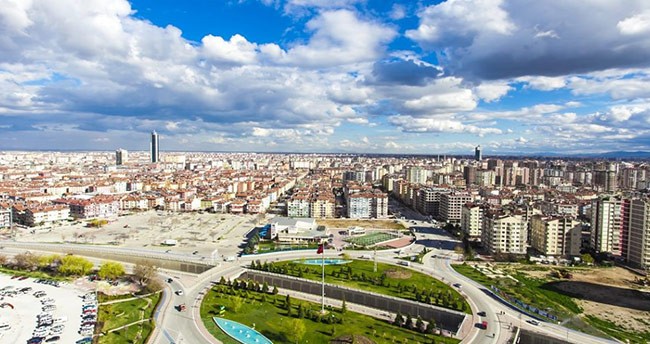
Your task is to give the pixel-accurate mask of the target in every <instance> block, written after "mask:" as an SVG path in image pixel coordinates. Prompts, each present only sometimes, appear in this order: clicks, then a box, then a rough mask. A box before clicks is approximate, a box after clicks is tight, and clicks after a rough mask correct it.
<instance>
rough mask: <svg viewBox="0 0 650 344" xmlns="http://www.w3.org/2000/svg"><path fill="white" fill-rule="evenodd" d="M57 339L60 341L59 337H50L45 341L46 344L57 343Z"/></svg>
mask: <svg viewBox="0 0 650 344" xmlns="http://www.w3.org/2000/svg"><path fill="white" fill-rule="evenodd" d="M59 339H61V337H59V336H52V337H50V338H48V339H46V340H45V341H46V342H47V343H49V342H56V341H58V340H59Z"/></svg>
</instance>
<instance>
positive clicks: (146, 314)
mask: <svg viewBox="0 0 650 344" xmlns="http://www.w3.org/2000/svg"><path fill="white" fill-rule="evenodd" d="M160 295H161V294H160V293H156V294H153V295H150V296H148V297H145V298H142V299H136V300H130V301H124V302H118V303H113V304H108V305H102V306H100V307H99V311H98V312H99V314H98V326H100V325H101V326H102V328H101V332H108V331H109V330H111V329H115V328H118V327H120V326H124V325H127V324H130V323H133V322H135V321H138V320H140V319H150V318H152V316H153V312H154V310H155V307H156V305H157V304H158V301H159V300H160ZM140 327H142V332H141V334H140V338H139V339H136V338H135V337H136V335H137V333H138V332H140V331H139V329H140ZM152 330H153V324H152V323H151V322H144V323H142V324H141V325H140V324H138V325H134V326H130V327H128V328H126V329H123V330H119V331H117V332H113V333H109V334H107V335H106V336H102V337H100V339H99V343H144V340H145V339H146V338H147V337H148V336H149V333H150V332H151V331H152Z"/></svg>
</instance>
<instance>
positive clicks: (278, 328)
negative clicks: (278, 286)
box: [201, 285, 459, 344]
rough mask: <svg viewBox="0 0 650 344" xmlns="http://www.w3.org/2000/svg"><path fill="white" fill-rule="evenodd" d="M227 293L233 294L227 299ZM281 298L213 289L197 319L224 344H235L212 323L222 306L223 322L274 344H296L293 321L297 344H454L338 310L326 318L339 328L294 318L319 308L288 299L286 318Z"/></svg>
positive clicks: (308, 303)
mask: <svg viewBox="0 0 650 344" xmlns="http://www.w3.org/2000/svg"><path fill="white" fill-rule="evenodd" d="M227 292H229V293H232V294H236V295H229V294H227ZM284 303H285V296H282V295H270V294H264V293H260V292H254V291H243V290H232V289H230V288H229V287H228V286H221V285H218V286H215V287H213V288H212V289H211V290H210V291H209V292H208V293H207V294H206V295H205V298H204V299H203V302H202V304H201V318H202V320H203V323H204V324H205V326H206V328H207V329H208V331H209V332H210V333H211V334H212V335H214V336H215V337H216V338H217V339H219V340H220V341H221V342H223V343H224V344H231V343H232V344H235V343H237V342H236V341H234V340H232V339H231V338H230V337H228V336H227V335H226V334H225V333H223V332H222V331H221V330H220V329H219V328H218V327H217V326H216V324H215V323H214V321H213V320H212V317H213V316H216V315H217V313H218V311H217V309H218V307H219V306H221V305H223V306H225V307H226V311H225V313H224V314H223V317H224V318H227V319H230V320H234V321H237V322H240V323H242V324H244V325H247V326H251V327H252V326H253V324H255V329H256V330H257V331H259V332H260V333H262V334H263V335H264V336H266V337H267V338H269V339H270V340H271V341H273V342H274V343H290V342H294V341H296V339H295V338H292V334H293V332H292V331H291V330H290V324H291V322H292V321H293V320H294V319H299V321H300V322H302V323H303V324H304V326H305V334H304V336H303V337H302V338H300V339H299V340H298V341H299V342H300V343H327V342H328V341H329V340H330V339H333V338H336V337H339V336H342V335H352V334H357V335H363V336H366V337H368V338H370V339H372V340H373V341H375V342H376V343H433V340H434V339H435V343H458V342H459V341H458V340H456V339H453V338H445V337H440V336H434V335H432V334H427V335H425V334H422V333H418V332H415V331H411V330H407V329H404V328H400V327H398V326H394V325H392V324H389V323H388V322H385V321H381V320H377V319H375V318H372V317H369V316H365V315H361V314H357V313H353V312H350V311H347V312H345V314H342V313H341V311H340V310H339V309H336V310H330V316H332V315H333V316H334V317H335V318H340V319H342V323H340V324H338V323H337V324H332V323H329V324H328V323H324V322H317V321H315V320H311V319H307V318H298V317H297V314H298V307H299V305H302V308H303V310H305V313H307V314H308V313H310V311H313V312H317V311H318V310H320V305H318V304H315V303H310V302H307V301H301V300H297V299H292V301H291V305H292V308H291V312H292V315H291V316H289V315H287V310H286V309H285V308H284Z"/></svg>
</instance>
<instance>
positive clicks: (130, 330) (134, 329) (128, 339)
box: [98, 321, 154, 344]
mask: <svg viewBox="0 0 650 344" xmlns="http://www.w3.org/2000/svg"><path fill="white" fill-rule="evenodd" d="M140 326H142V332H141V333H142V334H141V337H140V339H136V336H137V334H138V332H139V331H140ZM153 328H154V326H153V324H152V321H148V322H144V323H141V324H138V325H135V326H130V327H127V328H125V329H123V330H120V331H116V332H112V333H109V334H107V335H105V336H101V337H99V340H98V343H101V344H132V343H144V341H145V339H146V338H147V337H148V336H149V334H150V333H151V331H153Z"/></svg>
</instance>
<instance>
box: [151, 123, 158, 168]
mask: <svg viewBox="0 0 650 344" xmlns="http://www.w3.org/2000/svg"><path fill="white" fill-rule="evenodd" d="M149 151H150V152H151V162H153V163H157V162H160V146H159V141H158V133H157V132H156V131H155V130H154V131H152V132H151V143H150V145H149Z"/></svg>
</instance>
